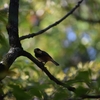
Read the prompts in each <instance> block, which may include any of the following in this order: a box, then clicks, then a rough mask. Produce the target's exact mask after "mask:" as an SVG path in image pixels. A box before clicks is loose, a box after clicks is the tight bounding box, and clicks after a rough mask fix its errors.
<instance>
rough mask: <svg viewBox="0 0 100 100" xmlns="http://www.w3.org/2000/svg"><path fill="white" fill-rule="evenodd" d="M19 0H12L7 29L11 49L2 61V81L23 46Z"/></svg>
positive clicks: (0, 68) (0, 70) (0, 66)
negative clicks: (20, 32)
mask: <svg viewBox="0 0 100 100" xmlns="http://www.w3.org/2000/svg"><path fill="white" fill-rule="evenodd" d="M18 9H19V0H10V5H9V15H8V25H7V31H8V36H9V44H10V49H9V51H8V53H7V54H6V55H5V56H4V57H3V59H2V61H1V62H0V81H1V80H2V79H3V78H4V77H5V76H6V75H7V71H8V70H9V67H10V66H11V65H12V63H13V62H14V61H15V59H16V58H17V57H19V56H20V55H21V51H22V47H21V44H20V41H19V36H18Z"/></svg>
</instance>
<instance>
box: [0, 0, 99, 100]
mask: <svg viewBox="0 0 100 100" xmlns="http://www.w3.org/2000/svg"><path fill="white" fill-rule="evenodd" d="M78 1H79V0H20V6H19V36H20V37H21V36H23V35H27V34H31V33H36V32H38V31H39V30H41V29H44V28H46V27H47V26H49V25H50V24H52V23H54V22H56V21H57V20H59V19H60V18H62V17H63V16H64V15H65V14H67V13H68V12H70V10H71V9H72V8H74V7H75V5H76V4H77V3H78ZM8 7H9V1H8V0H0V60H1V59H2V57H3V56H4V55H5V54H6V53H7V51H8V50H9V43H8V35H7V31H6V24H7V17H8ZM99 11H100V0H92V1H91V0H84V1H83V2H82V4H81V5H80V7H79V8H77V9H76V10H75V12H74V13H73V14H71V15H70V16H69V17H67V18H66V19H65V20H64V21H63V22H61V23H60V24H59V25H57V26H55V27H53V28H51V29H49V30H48V31H46V32H45V33H44V34H41V35H38V36H36V37H34V38H28V39H24V40H22V41H21V43H22V46H23V48H24V50H26V51H28V52H30V53H31V54H32V55H33V56H34V52H33V50H34V48H37V47H38V48H41V49H42V50H45V51H47V52H48V53H49V54H50V55H51V56H52V57H53V58H54V59H55V61H57V62H58V63H59V64H60V66H55V65H54V64H52V63H51V62H48V63H47V64H46V65H45V66H46V67H47V69H48V70H49V71H50V72H51V74H53V75H54V76H55V77H56V78H58V79H59V80H62V81H64V82H66V83H68V82H69V83H68V84H70V85H74V86H75V87H77V88H79V89H78V90H77V93H76V94H77V95H80V90H81V91H83V90H84V91H85V92H86V91H88V89H87V87H92V88H93V89H92V91H89V93H95V94H98V93H99V92H100V89H99V86H100V84H99V83H100V81H99V73H100V52H99V51H100V12H99ZM10 70H11V71H12V73H11V72H9V73H8V76H7V77H6V78H5V79H4V80H3V88H2V92H3V93H8V96H7V97H6V100H22V98H25V99H23V100H30V99H29V98H30V97H32V98H33V99H32V100H65V98H66V97H70V96H69V91H65V89H63V88H61V87H59V86H58V85H56V84H55V83H54V82H52V81H51V80H50V79H49V78H48V77H47V76H46V75H45V74H44V73H43V71H41V70H40V69H39V68H38V67H37V66H36V65H35V64H34V63H32V62H31V61H30V60H28V59H27V58H24V57H20V58H18V59H17V60H16V61H15V62H14V64H13V65H12V66H11V68H10ZM13 71H14V72H13ZM70 80H71V81H70ZM77 81H78V82H77ZM82 81H84V83H85V85H84V84H83V82H82ZM94 81H95V82H94ZM90 83H91V84H90ZM94 84H96V85H94ZM30 87H32V89H31V90H30V89H29V88H30ZM23 88H25V89H26V88H27V89H29V91H28V92H29V94H30V95H31V96H30V95H29V94H26V92H25V93H24V92H22V93H23V94H21V95H20V94H19V93H18V91H22V89H23ZM82 89H83V90H82ZM34 90H35V91H34ZM9 91H13V95H12V93H10V92H9ZM62 91H63V92H62ZM84 91H83V92H84ZM25 95H26V96H25ZM60 97H61V98H60ZM11 98H12V99H11ZM15 98H16V99H15ZM45 98H46V99H45ZM89 100H90V99H89Z"/></svg>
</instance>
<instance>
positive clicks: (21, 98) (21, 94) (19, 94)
mask: <svg viewBox="0 0 100 100" xmlns="http://www.w3.org/2000/svg"><path fill="white" fill-rule="evenodd" d="M10 87H12V88H13V91H12V92H13V95H14V96H15V97H16V100H29V99H31V96H30V95H29V94H28V93H27V92H26V91H24V90H23V89H22V88H21V87H20V86H19V85H10Z"/></svg>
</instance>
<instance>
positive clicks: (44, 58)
mask: <svg viewBox="0 0 100 100" xmlns="http://www.w3.org/2000/svg"><path fill="white" fill-rule="evenodd" d="M34 53H35V57H36V58H37V59H38V60H39V61H40V62H42V63H44V64H46V63H47V62H48V61H51V62H52V63H54V64H55V65H56V66H59V64H58V63H57V62H56V61H54V60H53V58H52V57H51V56H50V55H49V54H48V53H47V52H45V51H43V50H41V49H39V48H35V49H34Z"/></svg>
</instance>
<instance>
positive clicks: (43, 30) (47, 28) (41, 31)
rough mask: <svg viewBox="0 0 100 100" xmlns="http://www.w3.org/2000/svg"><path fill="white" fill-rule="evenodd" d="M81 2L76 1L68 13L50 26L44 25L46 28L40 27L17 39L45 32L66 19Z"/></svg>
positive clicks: (81, 0)
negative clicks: (34, 31) (38, 29)
mask: <svg viewBox="0 0 100 100" xmlns="http://www.w3.org/2000/svg"><path fill="white" fill-rule="evenodd" d="M82 2H83V0H80V1H79V2H78V3H77V5H76V6H75V7H74V8H73V9H72V10H71V11H70V12H69V13H67V14H66V15H65V16H64V17H62V18H61V19H60V20H58V21H56V22H55V23H53V24H51V25H50V26H48V27H46V28H44V29H42V30H40V31H38V32H36V33H32V34H28V35H25V36H22V37H20V38H19V39H20V40H24V39H26V38H32V37H34V36H37V35H40V34H42V33H44V32H46V31H47V30H49V29H50V28H52V27H54V26H56V25H58V24H59V23H61V22H62V21H63V20H64V19H66V18H67V17H68V16H69V15H71V14H72V13H73V12H74V11H75V10H76V9H77V8H78V7H79V6H80V4H81V3H82Z"/></svg>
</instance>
